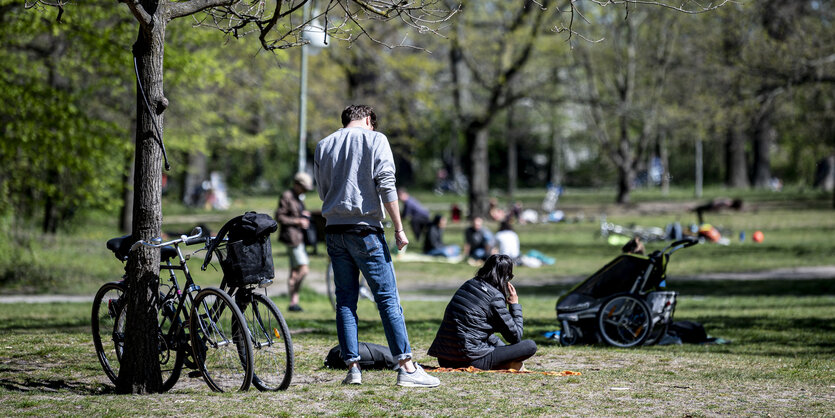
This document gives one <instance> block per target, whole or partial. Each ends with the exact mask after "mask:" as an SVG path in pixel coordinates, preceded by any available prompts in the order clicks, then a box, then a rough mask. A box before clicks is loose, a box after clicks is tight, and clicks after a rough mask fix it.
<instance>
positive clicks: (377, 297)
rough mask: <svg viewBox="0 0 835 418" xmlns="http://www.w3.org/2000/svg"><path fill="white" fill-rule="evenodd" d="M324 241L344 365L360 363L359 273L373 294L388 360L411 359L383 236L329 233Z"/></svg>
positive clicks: (398, 298)
mask: <svg viewBox="0 0 835 418" xmlns="http://www.w3.org/2000/svg"><path fill="white" fill-rule="evenodd" d="M326 241H327V245H328V255H329V256H330V258H331V263H333V282H334V285H335V288H336V334H337V337H339V348H340V350H341V352H342V359H343V360H345V364H347V365H350V364H351V363H353V362H355V361H358V360H359V359H360V356H359V348H358V345H359V342H358V341H359V339H358V336H357V299H358V298H359V288H360V287H359V274H360V272H362V275H363V277H365V281H366V283H368V287H370V288H371V293H373V294H374V301H375V302H376V303H377V310H378V311H379V312H380V319H381V320H382V322H383V330H384V331H385V334H386V340H387V341H388V345H389V350H391V355H392V357H394V359H395V360H398V361H400V360H406V359H410V358H412V348H411V346H410V345H409V336H408V334H406V321H405V320H404V319H403V308H401V307H400V295H399V293H398V292H397V280H396V279H395V277H394V266H393V265H392V263H391V254H390V253H389V249H388V245H386V238H385V236H384V235H383V234H378V233H371V234H367V235H360V234H355V233H329V234H327V236H326Z"/></svg>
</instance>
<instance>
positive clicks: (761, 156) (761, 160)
mask: <svg viewBox="0 0 835 418" xmlns="http://www.w3.org/2000/svg"><path fill="white" fill-rule="evenodd" d="M763 107H764V109H762V111H761V112H760V115H759V117H758V118H757V120H756V121H755V122H754V133H753V135H752V138H751V141H752V142H753V147H752V150H753V154H754V168H753V170H752V171H753V177H754V179H753V180H754V187H756V188H758V189H765V188H768V187H769V186H770V184H771V144H773V143H775V142H776V141H777V131H776V129H775V128H774V125H773V124H772V118H773V116H774V108H773V100H767V101H766V103H764V104H763Z"/></svg>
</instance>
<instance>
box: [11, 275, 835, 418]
mask: <svg viewBox="0 0 835 418" xmlns="http://www.w3.org/2000/svg"><path fill="white" fill-rule="evenodd" d="M771 284H773V283H762V284H760V287H758V288H751V287H748V288H746V289H745V290H744V291H740V292H733V290H732V289H731V290H729V292H728V293H727V294H724V295H717V296H705V297H702V296H699V297H696V296H689V297H688V296H683V297H681V298H680V300H679V304H678V308H677V311H676V319H677V320H693V321H698V322H701V323H703V324H704V325H705V328H706V329H707V331H708V333H709V334H710V335H712V336H714V337H721V338H723V339H726V340H730V341H731V343H730V344H726V345H705V346H703V345H680V346H656V347H642V348H639V349H614V348H610V347H603V346H582V347H560V346H559V345H557V344H555V343H554V342H553V340H548V339H546V338H544V337H543V336H542V334H543V333H544V332H547V331H552V330H555V329H557V328H558V326H557V324H556V323H555V322H556V321H555V318H554V302H555V296H553V295H544V296H543V295H542V294H541V293H539V292H536V293H534V294H531V293H530V292H527V293H526V292H525V291H524V289H522V290H521V291H520V294H521V295H522V296H521V303H522V304H523V306H524V313H525V324H526V327H525V333H526V338H532V339H534V340H535V341H536V342H537V343H538V345H539V351H538V353H537V354H536V356H534V357H533V358H532V359H531V360H529V361H528V362H527V363H526V366H527V368H528V369H530V370H533V371H562V370H571V371H576V372H580V373H582V374H581V375H580V376H570V377H559V376H545V375H541V374H525V375H506V374H490V373H482V374H468V373H438V374H437V376H438V377H439V378H440V379H441V381H442V385H441V386H440V387H439V388H435V389H404V388H398V387H396V386H394V381H395V373H394V372H391V371H366V372H365V373H364V376H363V382H364V383H363V385H362V386H359V387H345V386H342V385H340V384H339V382H340V381H341V379H342V377H343V374H344V372H343V371H335V370H329V369H325V368H323V366H322V363H323V359H324V357H325V354H326V353H327V351H328V350H329V349H330V348H331V347H332V346H334V345H335V344H336V333H335V328H334V323H333V316H334V314H333V311H332V309H331V307H330V305H329V303H328V302H327V300H326V299H325V298H324V297H323V296H320V295H318V294H315V293H313V292H309V291H307V292H305V293H304V294H303V295H302V302H303V305H304V307H305V312H303V313H293V314H291V315H287V321H288V323H289V326H290V329H291V332H292V333H293V343H294V348H295V354H296V368H295V376H294V379H293V384H292V385H291V387H290V388H289V389H288V390H287V391H284V392H278V393H260V392H257V391H255V390H250V391H249V392H246V393H226V394H215V393H212V392H210V391H209V390H208V388H207V387H206V386H205V384H203V383H202V381H201V380H199V379H189V378H182V379H181V381H180V382H178V384H177V385H176V386H175V387H174V389H173V390H172V391H171V392H169V393H166V394H156V395H147V396H135V395H131V396H123V395H115V394H114V393H113V387H112V385H111V384H110V383H109V381H107V379H106V377H104V374H103V372H102V371H101V368H100V366H99V364H98V362H97V360H96V358H95V355H94V349H93V344H92V341H91V338H90V332H89V309H90V307H89V305H88V304H83V303H58V304H2V305H0V348H2V350H3V351H2V355H0V364H2V366H0V382H2V385H0V415H3V416H16V415H58V414H60V415H71V416H80V415H85V416H99V415H135V414H140V415H171V416H174V415H176V416H182V415H193V416H198V415H199V416H205V415H214V416H228V415H269V416H299V415H302V416H320V415H328V416H331V415H338V416H368V415H374V416H384V415H385V416H388V415H418V416H509V415H515V416H519V415H540V416H541V415H548V416H551V415H562V416H565V415H572V416H613V415H629V416H647V415H654V416H669V415H679V416H715V415H734V416H738V415H771V416H797V415H801V416H831V415H832V414H833V413H834V412H835V408H833V406H832V405H833V404H835V360H833V359H835V332H833V331H834V330H833V328H835V325H833V324H835V296H831V295H829V296H826V295H823V296H822V295H819V294H815V291H814V290H813V289H810V291H809V293H808V294H801V295H795V296H763V295H769V294H773V292H771V291H770V290H769V286H770V285H771ZM702 286H710V284H703V285H702ZM690 290H691V291H692V292H693V293H692V294H705V293H709V292H705V291H702V292H700V291H699V289H698V288H697V287H695V285H694V287H692V288H691V289H690ZM449 295H451V291H448V292H447V294H446V295H445V296H446V297H447V298H448V296H449ZM276 303H277V305H278V306H279V307H280V308H283V307H284V306H286V304H287V300H286V298H284V297H279V298H277V299H276ZM444 306H445V302H443V301H432V300H404V302H403V307H404V312H405V315H406V319H407V326H408V330H409V334H410V338H411V341H412V346H413V351H414V352H415V354H416V356H417V359H418V361H420V362H422V363H423V364H425V365H428V366H433V365H437V362H436V360H435V359H434V358H432V357H428V356H426V350H427V348H428V347H429V345H430V344H431V341H432V339H433V337H434V334H435V331H436V330H437V326H438V324H439V322H440V319H441V316H442V313H443V308H444ZM359 318H360V339H361V340H363V341H370V342H376V343H383V344H384V343H385V342H384V337H383V332H382V328H381V326H380V324H379V319H378V316H377V313H376V310H375V308H374V306H373V304H371V303H370V302H367V301H362V302H361V303H360V311H359Z"/></svg>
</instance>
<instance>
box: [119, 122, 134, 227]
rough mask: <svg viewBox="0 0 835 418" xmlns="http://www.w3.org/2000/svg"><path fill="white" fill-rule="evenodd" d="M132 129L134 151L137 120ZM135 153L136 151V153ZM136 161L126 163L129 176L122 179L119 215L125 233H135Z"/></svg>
mask: <svg viewBox="0 0 835 418" xmlns="http://www.w3.org/2000/svg"><path fill="white" fill-rule="evenodd" d="M131 128H132V131H133V134H132V135H131V139H132V140H133V141H132V142H133V146H134V150H135V149H136V136H135V135H136V120H135V119H132V120H131ZM134 152H135V151H134ZM135 162H136V161H135V159H134V158H128V160H127V161H125V166H126V167H127V174H126V175H125V176H124V177H123V178H122V180H123V181H122V188H123V189H122V210H121V212H120V213H119V227H120V229H121V230H122V232H124V233H130V232H132V231H133V181H134V175H133V172H134V170H135V169H136V166H135Z"/></svg>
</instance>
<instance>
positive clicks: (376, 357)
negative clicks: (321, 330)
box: [325, 342, 397, 370]
mask: <svg viewBox="0 0 835 418" xmlns="http://www.w3.org/2000/svg"><path fill="white" fill-rule="evenodd" d="M358 348H359V350H358V351H359V355H360V361H359V364H360V368H361V369H363V370H385V369H389V370H394V368H395V367H397V362H396V361H394V357H392V356H391V350H389V348H388V347H386V346H382V345H380V344H374V343H364V342H360V343H359V346H358ZM325 367H328V368H331V369H345V370H347V369H348V366H347V365H345V361H344V360H342V350H340V349H339V346H338V345H337V346H336V347H334V348H332V349H331V351H330V352H328V356H327V357H325Z"/></svg>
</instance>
